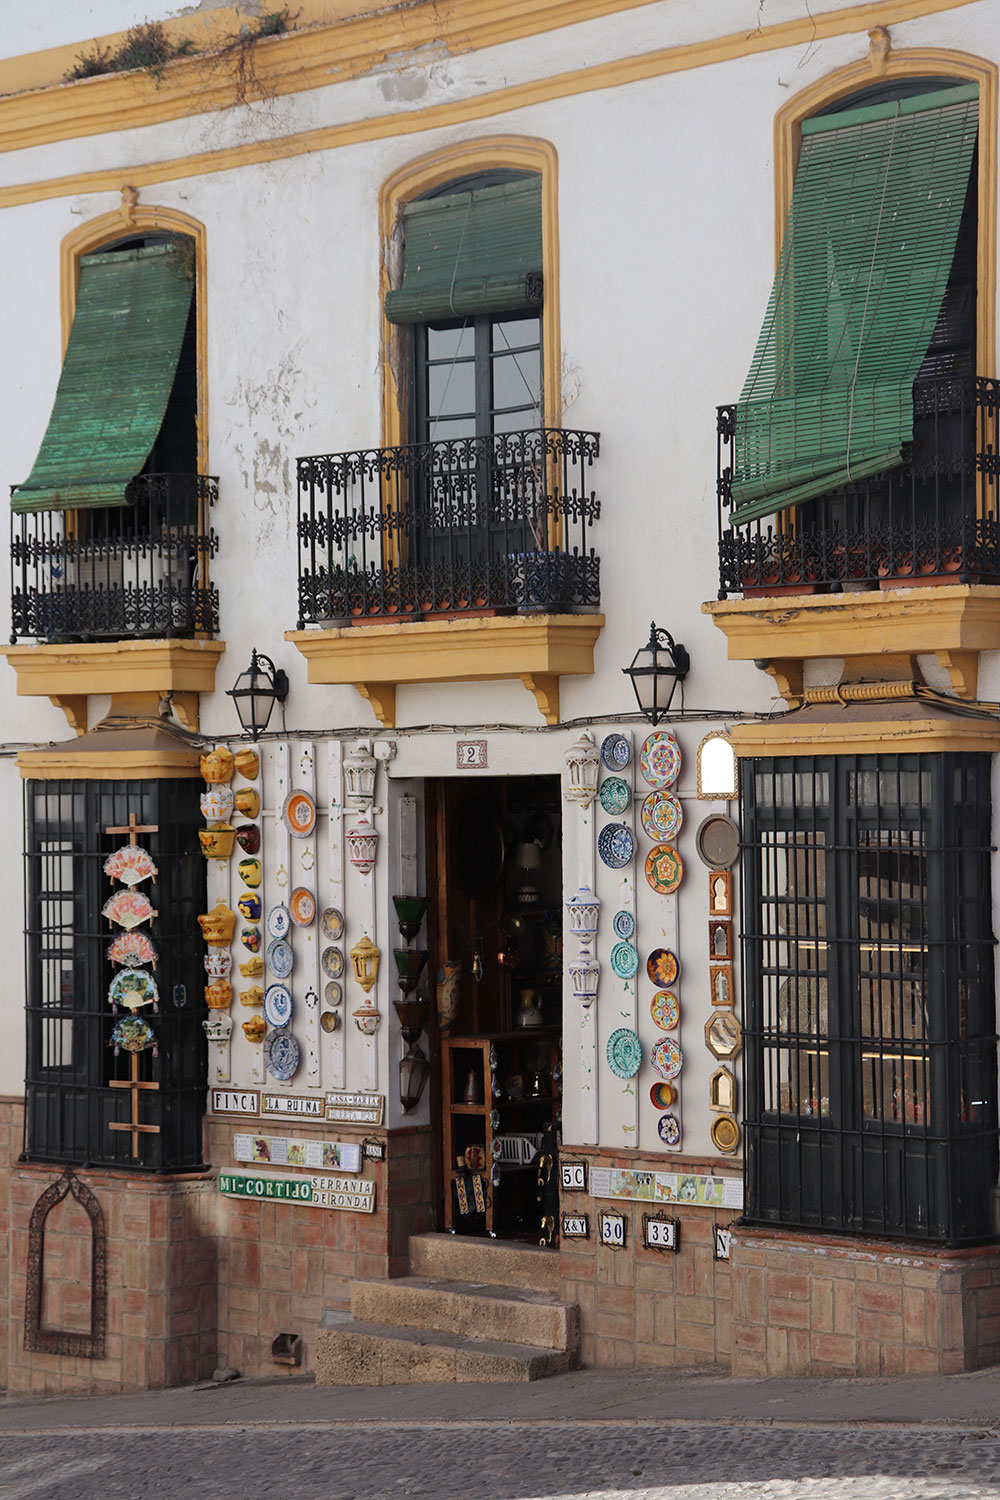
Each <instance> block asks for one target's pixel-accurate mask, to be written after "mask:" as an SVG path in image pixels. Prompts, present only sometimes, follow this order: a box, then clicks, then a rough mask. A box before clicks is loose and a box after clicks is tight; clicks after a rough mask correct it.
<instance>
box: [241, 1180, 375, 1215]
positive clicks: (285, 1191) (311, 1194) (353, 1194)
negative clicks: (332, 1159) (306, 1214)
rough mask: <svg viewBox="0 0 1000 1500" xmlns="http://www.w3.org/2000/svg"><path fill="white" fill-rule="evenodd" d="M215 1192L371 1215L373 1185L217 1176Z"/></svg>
mask: <svg viewBox="0 0 1000 1500" xmlns="http://www.w3.org/2000/svg"><path fill="white" fill-rule="evenodd" d="M219 1192H220V1193H224V1194H225V1196H226V1197H227V1198H252V1199H256V1200H257V1202H264V1201H266V1200H270V1201H272V1202H273V1201H275V1200H279V1201H281V1202H283V1203H302V1204H305V1206H306V1207H307V1208H340V1209H346V1210H347V1211H348V1212H350V1213H356V1214H370V1213H374V1211H375V1184H374V1182H370V1181H368V1180H367V1179H365V1178H361V1179H360V1180H358V1179H357V1178H352V1177H272V1176H269V1175H268V1176H265V1175H264V1173H262V1172H220V1173H219Z"/></svg>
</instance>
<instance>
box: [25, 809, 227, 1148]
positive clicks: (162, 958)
mask: <svg viewBox="0 0 1000 1500" xmlns="http://www.w3.org/2000/svg"><path fill="white" fill-rule="evenodd" d="M24 795H25V819H26V827H27V839H26V846H25V847H26V850H27V853H26V856H25V860H26V865H27V870H26V881H25V889H26V903H27V909H26V922H25V927H26V931H27V966H28V972H27V1114H26V1119H25V1152H26V1155H27V1156H28V1158H29V1159H31V1160H42V1161H55V1162H73V1163H81V1164H90V1165H98V1164H100V1165H104V1166H118V1167H129V1168H133V1169H138V1170H145V1171H157V1172H163V1171H166V1172H169V1171H177V1170H185V1169H187V1170H190V1169H193V1168H197V1167H200V1166H201V1165H202V1136H201V1118H202V1111H203V1108H204V1099H205V1088H206V1083H207V1070H206V1046H205V1039H204V1036H203V1034H202V1028H201V1025H200V1018H201V1014H202V1013H203V1012H202V1007H201V1004H200V1001H201V993H202V988H203V985H204V979H205V976H204V973H203V972H202V966H201V951H202V950H201V942H200V936H199V932H198V924H197V917H198V913H199V912H200V911H202V910H204V895H205V875H204V861H203V860H202V858H201V856H200V853H199V851H198V839H197V828H198V826H199V819H198V817H197V813H198V801H197V798H196V797H194V796H192V793H191V786H190V783H189V782H187V781H185V780H162V781H27V782H25V793H24ZM131 815H134V819H135V823H136V824H137V825H138V827H139V829H141V830H144V831H141V832H138V833H137V834H136V839H137V842H138V844H139V846H140V847H141V848H143V849H145V850H147V851H148V852H149V854H150V855H151V856H152V859H153V861H154V863H155V864H156V866H157V871H158V873H157V876H156V878H155V882H151V881H150V880H149V879H146V880H144V881H142V882H141V883H139V884H137V885H135V886H134V887H132V889H133V890H134V891H135V892H136V893H137V894H143V895H145V896H146V897H148V899H149V901H150V903H151V905H152V907H153V909H154V915H153V916H152V918H150V919H148V920H146V921H144V922H142V923H141V924H139V925H137V926H136V927H134V928H132V929H131V932H132V933H133V934H134V935H136V936H139V937H141V938H142V939H145V940H147V942H148V944H151V945H152V947H151V951H149V949H148V948H147V952H146V954H145V955H144V956H142V957H139V958H137V959H134V960H130V959H128V958H126V957H123V958H122V959H120V960H119V962H117V963H116V962H112V959H111V957H110V956H109V948H110V946H111V944H112V942H113V941H114V939H115V938H116V937H120V936H122V935H123V934H124V933H125V932H126V931H127V929H126V928H124V927H122V926H120V925H113V924H112V923H110V922H109V921H108V919H107V918H106V917H105V916H104V915H103V913H102V908H103V907H104V905H105V903H106V902H107V900H108V899H109V897H111V896H113V895H114V894H115V892H116V891H126V890H128V889H129V887H127V886H125V885H123V884H120V883H117V882H115V881H113V880H112V879H111V878H110V877H109V876H108V875H107V874H106V873H105V869H104V865H105V861H106V860H107V858H108V856H109V855H110V854H112V853H113V852H114V851H115V850H118V849H121V848H122V847H123V846H128V844H129V835H128V833H127V832H125V833H123V832H114V833H112V832H108V830H109V829H127V828H128V826H129V822H130V816H131ZM128 968H132V969H133V970H135V971H136V972H140V973H142V972H145V973H147V974H149V975H150V977H151V978H152V980H153V982H154V984H155V987H156V990H157V992H158V999H157V1001H156V1004H157V1009H156V1010H155V1011H154V1009H153V1007H152V1005H151V1004H145V1005H143V1006H142V1007H141V1008H140V1009H137V1010H135V1011H131V1010H130V1009H129V1008H128V1005H127V1004H125V1005H119V1007H118V1011H117V1015H116V1014H115V1011H114V1009H113V1007H112V1003H111V989H112V984H113V982H114V980H115V977H116V975H119V974H121V973H122V972H124V971H125V970H126V969H128ZM132 1015H134V1016H135V1018H136V1020H137V1021H139V1022H142V1023H145V1024H146V1025H147V1026H148V1027H149V1028H150V1031H151V1033H152V1042H151V1044H150V1046H149V1047H147V1048H146V1049H145V1050H144V1051H142V1052H141V1054H137V1068H136V1074H135V1077H136V1079H137V1081H138V1082H139V1083H140V1084H142V1085H143V1086H142V1087H141V1088H139V1089H138V1090H135V1091H133V1090H132V1088H131V1087H130V1084H131V1082H132V1079H133V1074H132V1054H131V1053H130V1052H129V1051H128V1050H127V1048H126V1047H124V1046H122V1045H121V1040H120V1036H121V1034H119V1051H118V1055H117V1056H116V1055H115V1038H114V1035H113V1034H114V1032H115V1028H116V1023H117V1022H118V1021H122V1020H127V1019H128V1018H129V1017H130V1016H132ZM154 1046H155V1053H154V1050H153V1049H154ZM147 1085H155V1086H154V1087H147ZM134 1099H135V1100H137V1108H136V1117H137V1118H138V1120H139V1122H140V1123H141V1124H142V1125H143V1126H155V1127H157V1128H156V1131H155V1132H154V1131H148V1130H142V1131H141V1132H139V1133H138V1134H137V1135H136V1136H134V1137H133V1135H132V1133H131V1130H130V1129H114V1130H113V1129H111V1126H112V1124H116V1125H118V1126H121V1125H129V1124H130V1123H131V1121H132V1119H133V1101H134Z"/></svg>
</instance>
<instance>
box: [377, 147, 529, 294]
mask: <svg viewBox="0 0 1000 1500" xmlns="http://www.w3.org/2000/svg"><path fill="white" fill-rule="evenodd" d="M403 230H404V234H405V251H404V255H405V270H404V273H403V284H402V286H401V287H399V288H398V290H396V291H392V292H389V293H388V294H387V296H386V299H385V315H386V317H387V318H388V319H389V321H390V323H430V322H433V321H434V320H435V319H443V318H461V317H465V316H473V315H475V314H477V313H505V312H517V311H519V310H521V309H524V308H531V307H537V306H538V305H539V304H540V302H541V300H542V183H541V178H539V177H531V178H525V179H523V180H520V181H517V182H506V183H503V184H501V185H499V186H495V187H487V188H473V189H472V190H471V191H469V192H462V193H450V194H448V195H446V196H444V197H441V198H421V199H418V200H417V201H416V202H413V203H407V204H406V205H405V206H404V208H403Z"/></svg>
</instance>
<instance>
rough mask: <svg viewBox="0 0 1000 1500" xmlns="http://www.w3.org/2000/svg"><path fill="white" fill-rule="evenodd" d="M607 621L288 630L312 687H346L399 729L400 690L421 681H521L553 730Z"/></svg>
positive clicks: (508, 618) (509, 618) (543, 618)
mask: <svg viewBox="0 0 1000 1500" xmlns="http://www.w3.org/2000/svg"><path fill="white" fill-rule="evenodd" d="M603 625H604V616H603V615H504V616H499V615H498V616H494V617H486V618H478V619H477V618H473V619H468V620H463V619H454V618H453V619H448V620H415V621H399V622H393V623H391V624H390V623H386V624H384V625H383V624H377V625H358V626H345V627H343V628H340V629H335V630H289V631H286V633H285V640H286V641H291V642H292V644H293V645H294V646H297V647H298V649H299V651H301V653H302V655H303V656H304V657H305V658H306V661H307V662H308V664H309V674H308V675H309V681H310V682H315V683H330V684H334V683H335V684H347V683H350V684H352V685H353V686H354V687H356V688H357V690H358V692H359V693H361V695H362V697H364V698H367V699H368V701H369V702H370V703H371V704H372V707H373V708H374V710H375V713H376V715H377V717H378V718H379V719H380V720H381V722H382V723H383V724H384V725H385V726H386V727H389V726H391V725H393V724H395V715H396V688H397V687H398V686H399V685H400V684H412V683H421V682H494V681H499V680H501V679H511V678H520V680H521V681H522V682H523V683H524V686H525V687H526V688H527V689H528V691H529V692H530V693H532V694H533V695H534V698H535V701H536V702H537V704H538V707H539V709H540V711H541V713H542V715H543V717H544V718H545V720H546V722H547V723H549V724H555V723H558V721H559V679H560V677H566V676H574V677H577V676H590V675H591V674H592V673H593V670H594V645H595V643H596V641H597V637H598V636H599V635H600V633H601V629H602V628H603Z"/></svg>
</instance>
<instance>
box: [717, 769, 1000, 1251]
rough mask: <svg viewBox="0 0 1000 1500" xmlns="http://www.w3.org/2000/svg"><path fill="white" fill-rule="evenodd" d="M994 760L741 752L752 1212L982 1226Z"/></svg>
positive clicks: (963, 1234)
mask: <svg viewBox="0 0 1000 1500" xmlns="http://www.w3.org/2000/svg"><path fill="white" fill-rule="evenodd" d="M989 777H990V757H989V756H988V755H982V754H961V755H960V754H945V755H883V756H865V757H853V756H827V757H818V758H816V759H808V760H805V759H790V758H783V759H768V760H756V761H754V762H752V772H751V774H750V775H748V776H746V777H745V778H744V805H743V817H744V840H745V842H744V876H745V883H746V916H745V931H744V935H743V958H744V976H745V978H744V985H745V1006H746V1040H747V1050H746V1061H745V1070H746V1146H747V1176H748V1182H747V1217H748V1218H749V1219H750V1220H752V1221H753V1222H756V1223H762V1224H768V1223H771V1224H784V1225H789V1226H795V1227H801V1228H807V1227H816V1228H824V1229H839V1230H853V1231H859V1232H865V1233H874V1234H882V1235H902V1236H914V1237H918V1238H921V1239H929V1240H937V1241H942V1242H945V1243H948V1244H961V1243H969V1242H972V1241H976V1240H982V1239H986V1238H991V1237H992V1235H993V1230H992V1227H991V1223H990V1189H991V1187H992V1186H993V1184H994V1183H995V1182H996V1174H997V1101H996V1090H997V1053H996V1041H997V1039H996V1020H995V1005H994V995H993V942H994V940H993V933H992V928H991V896H990V780H989Z"/></svg>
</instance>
